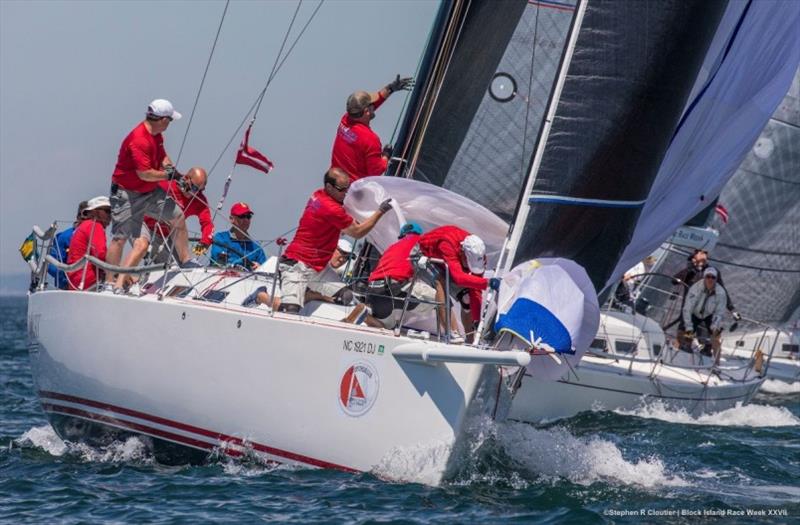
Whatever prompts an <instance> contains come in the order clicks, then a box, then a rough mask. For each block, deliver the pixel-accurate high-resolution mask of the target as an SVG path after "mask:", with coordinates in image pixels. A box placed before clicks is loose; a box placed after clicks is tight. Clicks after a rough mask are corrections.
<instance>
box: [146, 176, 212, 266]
mask: <svg viewBox="0 0 800 525" xmlns="http://www.w3.org/2000/svg"><path fill="white" fill-rule="evenodd" d="M207 180H208V175H207V174H206V170H204V169H203V168H199V167H195V168H191V169H190V170H189V171H187V172H186V174H184V175H183V176H182V177H181V178H180V179H179V180H171V181H161V182H159V183H158V185H159V186H160V187H161V188H162V189H163V190H164V191H166V192H167V195H169V196H170V198H172V200H174V201H175V203H176V204H177V205H178V208H179V209H180V210H181V212H182V213H183V218H184V220H186V219H188V218H189V217H197V219H198V220H199V221H200V235H201V237H200V242H199V243H198V244H197V245H196V246H195V250H194V253H195V254H196V255H202V254H203V253H205V251H206V250H207V249H208V247H209V246H210V245H211V239H212V237H213V235H214V222H213V221H212V220H211V210H210V209H209V207H208V200H207V199H206V196H205V195H204V194H203V190H204V189H205V187H206V182H207ZM171 234H172V229H171V228H170V226H169V224H167V223H165V222H164V221H156V220H155V219H154V218H153V217H150V216H145V218H144V224H143V225H142V233H141V235H140V237H141V238H142V239H145V240H147V242H148V243H150V244H151V245H152V249H151V252H152V254H153V262H165V261H166V260H168V257H169V256H170V254H171V252H173V251H175V246H174V241H175V240H174V239H172V238H171ZM168 240H169V241H171V242H167V241H168ZM141 244H142V243H140V246H139V249H141V248H142V246H141ZM143 247H144V249H145V250H146V249H147V245H143ZM142 255H143V254H142Z"/></svg>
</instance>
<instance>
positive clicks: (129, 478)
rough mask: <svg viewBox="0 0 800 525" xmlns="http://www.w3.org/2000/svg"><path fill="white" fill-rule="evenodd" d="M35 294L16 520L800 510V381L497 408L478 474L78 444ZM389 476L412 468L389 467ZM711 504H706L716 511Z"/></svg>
mask: <svg viewBox="0 0 800 525" xmlns="http://www.w3.org/2000/svg"><path fill="white" fill-rule="evenodd" d="M25 337H26V321H25V299H24V298H0V388H2V397H1V398H0V521H1V522H3V523H14V524H18V523H192V524H194V523H205V522H219V523H253V522H262V521H281V522H288V523H309V522H313V523H320V522H322V523H326V522H328V523H373V522H381V523H436V524H439V523H565V522H572V523H610V522H620V523H650V522H660V521H663V522H670V523H696V522H698V517H697V515H699V516H700V520H699V521H701V522H705V521H720V520H721V519H723V518H720V516H724V522H725V523H739V522H741V523H749V522H752V521H753V517H752V516H750V515H749V514H758V513H763V514H771V515H765V516H758V517H757V519H758V520H759V521H764V522H770V523H793V522H794V523H797V522H798V520H800V392H799V391H798V390H797V388H795V387H792V386H787V385H782V384H774V383H772V382H770V383H769V384H768V388H767V390H768V393H762V394H759V395H758V396H757V397H756V399H755V400H754V402H753V403H752V404H751V405H747V406H741V407H736V408H733V409H730V410H726V411H724V412H720V413H717V414H711V415H705V416H700V417H692V416H690V415H688V414H686V413H683V412H676V411H671V410H669V409H666V408H664V407H660V406H650V407H641V408H638V409H635V410H631V411H617V412H608V411H595V412H587V413H583V414H580V415H578V416H576V417H573V418H570V419H566V420H560V421H555V422H551V423H549V424H546V425H542V426H532V425H525V424H521V423H507V424H499V425H498V424H492V423H489V422H487V423H486V424H485V425H484V426H483V427H482V428H481V433H480V435H479V436H478V438H476V442H475V446H474V450H473V452H472V454H471V456H470V457H469V458H468V460H467V461H466V462H465V465H464V468H463V472H462V473H461V474H460V475H459V476H458V477H457V478H456V479H454V480H452V481H450V482H448V483H447V484H446V485H444V486H441V487H430V486H427V485H425V484H424V483H422V482H424V479H425V465H426V464H427V461H428V459H429V457H430V456H431V455H433V454H434V453H435V450H425V449H419V450H410V451H405V452H403V453H398V455H397V457H393V458H391V459H390V460H388V461H386V462H385V463H384V464H382V465H378V466H376V469H375V471H374V472H372V473H368V474H355V475H354V474H345V473H341V472H334V471H324V470H317V469H310V468H290V467H285V466H277V467H276V466H270V465H267V464H265V463H263V462H262V461H260V460H259V458H258V457H251V458H247V459H245V460H237V461H233V460H230V459H224V458H220V459H219V460H217V461H211V462H210V463H209V464H207V465H204V466H177V467H176V466H165V465H161V464H158V463H157V462H156V461H155V460H154V458H153V457H152V456H151V455H150V454H149V453H148V451H147V449H146V447H145V446H144V444H143V443H142V442H141V441H139V440H138V439H137V438H130V439H128V440H126V441H120V442H116V443H113V444H111V445H109V446H107V447H105V448H91V447H88V446H86V445H82V444H73V443H64V442H63V441H61V440H60V439H59V438H58V436H57V435H56V434H55V432H53V430H52V428H51V427H50V425H48V423H47V420H46V419H45V417H44V415H43V413H42V411H41V410H40V408H39V404H38V400H37V398H36V396H35V393H34V389H33V382H32V379H31V375H30V368H29V363H28V356H27V350H26V340H25ZM385 475H391V476H392V477H401V478H404V479H407V480H408V481H406V482H387V481H384V476H385ZM704 514H705V516H704Z"/></svg>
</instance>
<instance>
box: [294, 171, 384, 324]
mask: <svg viewBox="0 0 800 525" xmlns="http://www.w3.org/2000/svg"><path fill="white" fill-rule="evenodd" d="M323 183H324V186H323V187H322V188H320V189H318V190H317V191H315V192H314V193H313V194H312V195H311V198H310V199H309V200H308V203H307V204H306V207H305V210H304V211H303V215H302V216H301V217H300V222H299V225H298V226H297V232H296V233H295V235H294V239H292V242H291V243H289V246H288V247H287V248H286V251H285V252H284V254H283V256H282V257H281V260H280V272H281V292H282V294H283V299H282V300H283V304H281V311H284V312H290V313H298V312H299V311H300V309H301V308H302V307H303V305H304V304H305V292H306V289H307V288H310V289H311V290H313V291H315V292H319V293H321V294H323V295H326V296H331V297H334V298H335V299H337V302H339V304H350V302H351V301H352V292H350V290H349V289H347V288H345V285H344V283H342V282H341V280H340V279H337V280H336V281H328V280H325V277H324V275H323V273H324V272H323V270H325V267H326V266H327V265H328V261H330V259H331V256H332V255H333V252H334V251H335V249H336V246H337V243H338V242H339V237H340V235H342V234H344V235H347V236H349V237H353V238H354V239H360V238H362V237H364V236H365V235H367V234H368V233H369V232H370V230H372V228H374V227H375V225H376V224H377V223H378V220H380V218H381V217H383V216H384V215H385V214H386V212H388V211H389V210H390V209H391V207H392V206H391V204H390V201H391V199H386V200H385V201H383V202H382V203H381V204H380V206H379V207H378V210H377V211H375V213H373V214H372V215H371V216H370V217H369V218H367V219H366V220H365V221H364V222H362V223H358V222H356V221H355V220H354V219H353V218H352V217H351V216H350V215H349V214H348V213H347V212H346V211H345V209H344V206H343V205H342V203H343V202H344V198H345V195H347V191H348V190H349V189H350V178H349V176H348V175H347V173H345V172H344V171H343V170H341V169H339V168H330V169H329V170H328V171H327V172H326V173H325V175H324V177H323ZM345 295H347V296H348V297H345Z"/></svg>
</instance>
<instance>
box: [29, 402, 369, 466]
mask: <svg viewBox="0 0 800 525" xmlns="http://www.w3.org/2000/svg"><path fill="white" fill-rule="evenodd" d="M39 396H40V397H46V398H51V399H59V400H62V401H67V402H70V403H76V404H81V405H85V406H89V407H92V408H97V409H100V410H107V411H109V412H116V413H118V414H123V415H126V416H130V417H135V418H138V419H143V420H145V421H151V422H153V423H157V424H159V425H163V426H167V427H172V428H177V429H179V430H183V431H184V432H191V433H193V434H198V435H201V436H205V437H208V438H212V439H216V440H218V441H220V442H222V443H223V444H224V443H232V444H235V445H240V446H242V447H250V448H252V449H254V450H257V451H259V452H264V453H266V454H271V455H273V456H277V457H280V458H284V459H288V460H291V461H295V462H297V463H304V464H306V465H311V466H314V467H319V468H328V469H335V470H342V471H345V472H359V471H358V470H357V469H354V468H350V467H345V466H343V465H337V464H336V463H330V462H328V461H323V460H320V459H315V458H312V457H308V456H304V455H302V454H296V453H294V452H289V451H287V450H281V449H278V448H274V447H270V446H268V445H263V444H261V443H254V442H251V441H248V442H245V441H244V440H243V439H241V438H238V437H235V436H229V435H227V434H222V433H220V432H213V431H211V430H207V429H204V428H200V427H196V426H194V425H187V424H186V423H181V422H179V421H173V420H171V419H166V418H163V417H159V416H153V415H150V414H147V413H145V412H139V411H138V410H132V409H130V408H125V407H120V406H116V405H110V404H108V403H101V402H99V401H94V400H91V399H85V398H82V397H77V396H71V395H68V394H61V393H58V392H52V391H49V390H40V391H39ZM45 405H47V406H50V407H57V408H58V409H59V410H63V409H66V408H68V407H62V406H60V405H52V404H49V403H44V402H42V406H43V407H44V406H45ZM70 410H78V409H70ZM80 412H83V411H80ZM83 413H84V414H91V418H95V417H107V416H100V415H98V414H93V413H91V412H83ZM87 417H88V416H87ZM108 419H110V420H113V421H115V422H116V421H119V424H125V425H138V424H137V423H130V422H127V421H121V420H117V419H114V418H108ZM115 424H117V423H115ZM140 426H142V427H143V428H148V429H151V427H146V426H144V425H140ZM151 430H152V431H156V432H164V433H166V434H170V435H173V436H177V437H178V438H180V439H182V440H192V438H187V437H184V436H180V435H177V434H172V433H170V432H165V431H163V430H158V429H151ZM148 432H149V431H148ZM165 439H173V438H165ZM175 441H178V440H177V439H175ZM192 441H197V440H192ZM197 442H198V443H203V447H201V448H206V447H210V448H213V446H212V445H209V444H208V443H205V442H203V441H197ZM184 443H185V441H184ZM227 452H228V451H227V450H226V453H227ZM232 452H238V451H232ZM231 455H233V454H231ZM239 455H241V453H239Z"/></svg>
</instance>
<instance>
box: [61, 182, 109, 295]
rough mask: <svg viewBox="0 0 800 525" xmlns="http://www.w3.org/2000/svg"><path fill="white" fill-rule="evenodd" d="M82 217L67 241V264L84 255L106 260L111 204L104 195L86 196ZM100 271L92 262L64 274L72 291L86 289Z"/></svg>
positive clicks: (91, 285)
mask: <svg viewBox="0 0 800 525" xmlns="http://www.w3.org/2000/svg"><path fill="white" fill-rule="evenodd" d="M82 217H83V220H81V222H80V224H78V226H77V227H76V228H75V233H74V234H73V235H72V240H71V241H70V243H69V255H68V256H67V264H73V263H75V262H77V261H79V260H80V259H82V258H83V256H84V255H87V254H88V255H91V256H93V257H97V258H98V259H100V260H101V261H105V260H106V227H108V223H109V222H111V203H110V202H109V200H108V197H106V196H104V195H103V196H99V197H95V198H93V199H89V201H88V202H87V204H86V208H85V209H84V210H83V215H82ZM99 271H100V270H98V269H97V267H95V265H93V264H92V263H89V262H87V263H86V264H85V265H84V266H82V267H80V268H78V269H77V270H73V271H71V272H68V273H67V281H68V282H69V289H71V290H86V289H89V288H92V287H93V286H94V285H95V283H97V281H98V279H97V276H98V273H99Z"/></svg>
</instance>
